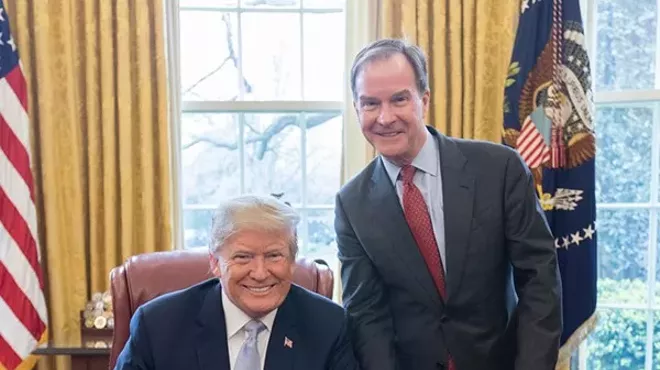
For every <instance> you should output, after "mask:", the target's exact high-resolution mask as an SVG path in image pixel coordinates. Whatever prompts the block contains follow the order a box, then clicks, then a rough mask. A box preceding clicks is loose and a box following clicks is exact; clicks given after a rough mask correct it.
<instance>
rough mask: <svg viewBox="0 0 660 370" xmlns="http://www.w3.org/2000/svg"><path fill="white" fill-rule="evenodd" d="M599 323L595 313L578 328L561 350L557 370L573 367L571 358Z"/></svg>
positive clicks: (566, 369)
mask: <svg viewBox="0 0 660 370" xmlns="http://www.w3.org/2000/svg"><path fill="white" fill-rule="evenodd" d="M597 323H598V314H597V313H595V312H594V313H593V314H592V315H591V316H590V317H589V318H588V319H587V320H586V321H585V322H583V323H582V325H580V327H578V328H577V329H576V330H575V332H573V334H572V335H571V336H570V337H569V338H568V340H567V341H566V343H564V345H563V346H561V348H560V349H559V358H558V359H557V366H555V370H569V369H570V367H571V356H572V355H573V352H575V350H577V349H578V347H579V346H580V344H582V342H583V341H584V340H585V339H586V338H587V336H589V334H591V332H592V331H593V330H594V329H595V328H596V324H597Z"/></svg>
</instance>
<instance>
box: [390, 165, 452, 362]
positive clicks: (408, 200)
mask: <svg viewBox="0 0 660 370" xmlns="http://www.w3.org/2000/svg"><path fill="white" fill-rule="evenodd" d="M415 171H416V169H415V167H413V166H411V165H406V166H403V168H402V169H401V179H402V180H403V214H404V215H405V217H406V222H407V223H408V226H409V227H410V231H412V234H413V237H414V238H415V242H417V247H418V248H419V251H420V252H421V253H422V256H423V257H424V261H425V262H426V267H427V268H428V269H429V272H430V273H431V276H432V277H433V281H434V282H435V286H436V288H437V289H438V292H439V293H440V296H441V297H442V299H443V300H445V301H446V299H447V290H446V288H445V271H444V269H443V267H442V260H441V259H440V252H439V251H438V243H437V242H436V240H435V234H434V233H433V224H432V223H431V215H430V214H429V210H428V208H427V207H426V202H425V201H424V197H423V196H422V192H420V191H419V188H417V186H415V184H414V183H413V176H415ZM448 369H449V370H456V364H455V363H454V359H453V358H452V357H451V355H450V356H449V367H448Z"/></svg>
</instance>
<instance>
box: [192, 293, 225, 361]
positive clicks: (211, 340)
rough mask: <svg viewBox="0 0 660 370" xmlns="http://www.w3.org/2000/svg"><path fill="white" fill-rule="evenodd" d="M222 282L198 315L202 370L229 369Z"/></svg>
mask: <svg viewBox="0 0 660 370" xmlns="http://www.w3.org/2000/svg"><path fill="white" fill-rule="evenodd" d="M220 289H221V288H220V282H217V284H216V286H215V287H213V289H211V290H210V291H209V292H208V293H207V295H206V297H205V299H204V303H203V304H202V308H201V310H200V311H199V315H198V316H197V325H198V331H197V344H196V347H197V358H198V361H199V369H200V370H229V369H230V367H229V349H228V348H227V326H226V324H225V319H224V310H223V308H222V298H221V296H220V294H222V293H221V291H220Z"/></svg>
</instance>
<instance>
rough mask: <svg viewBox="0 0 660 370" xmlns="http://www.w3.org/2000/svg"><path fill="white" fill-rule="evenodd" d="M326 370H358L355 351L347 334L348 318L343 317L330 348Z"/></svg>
mask: <svg viewBox="0 0 660 370" xmlns="http://www.w3.org/2000/svg"><path fill="white" fill-rule="evenodd" d="M326 369H327V370H359V369H360V366H359V365H358V362H357V359H356V358H355V349H354V348H353V342H351V337H350V335H349V333H348V317H344V320H342V323H341V330H340V331H339V335H338V336H337V340H335V343H334V345H333V348H332V352H331V358H330V360H329V361H328V365H327V367H326Z"/></svg>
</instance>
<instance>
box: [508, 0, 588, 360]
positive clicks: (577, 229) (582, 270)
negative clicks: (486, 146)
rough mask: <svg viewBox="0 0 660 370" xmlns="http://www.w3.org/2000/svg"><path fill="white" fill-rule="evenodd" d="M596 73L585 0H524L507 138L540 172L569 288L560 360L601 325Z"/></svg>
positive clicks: (541, 197) (565, 290)
mask: <svg viewBox="0 0 660 370" xmlns="http://www.w3.org/2000/svg"><path fill="white" fill-rule="evenodd" d="M591 86H592V79H591V69H590V65H589V57H588V55H587V49H586V41H585V36H584V28H583V23H582V19H581V15H580V6H579V0H563V1H562V0H554V1H553V0H523V1H522V2H521V8H520V18H519V23H518V31H517V34H516V39H515V44H514V48H513V55H512V57H511V64H510V67H509V73H508V76H507V79H506V88H505V102H504V126H503V132H502V134H503V140H504V143H505V144H506V145H509V146H511V147H513V148H516V149H517V150H518V152H519V153H520V155H521V157H522V158H523V159H524V161H525V163H527V165H528V166H529V168H530V170H531V171H532V173H533V174H534V181H535V185H536V190H537V192H538V196H539V200H540V202H541V205H542V206H543V209H544V210H545V214H546V217H547V219H548V222H549V224H550V227H551V228H552V232H553V234H554V237H555V247H556V248H557V253H558V256H559V267H560V271H561V280H562V290H563V291H562V292H563V315H564V327H563V334H562V337H561V345H562V348H561V352H560V358H559V366H566V363H567V361H568V360H570V356H571V353H572V352H573V350H575V349H576V348H577V346H578V345H579V344H580V342H581V341H582V340H583V339H584V338H585V337H586V336H587V335H588V333H589V332H590V331H591V330H592V329H593V327H594V325H595V317H596V316H595V309H596V278H597V277H596V225H595V221H596V199H595V172H594V163H595V154H596V144H595V135H594V126H593V117H594V112H593V99H592V92H591Z"/></svg>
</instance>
